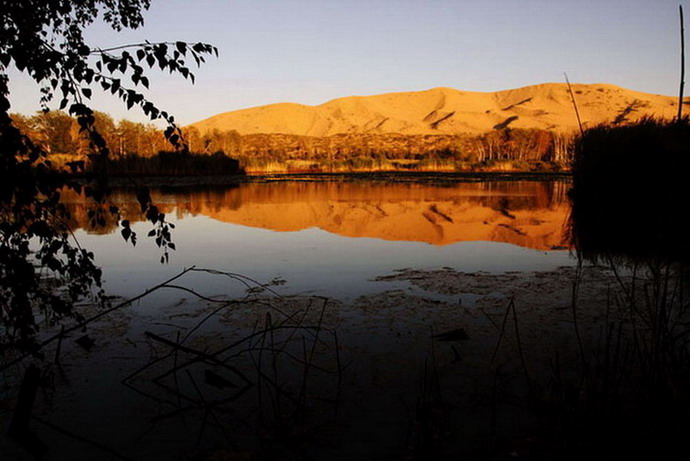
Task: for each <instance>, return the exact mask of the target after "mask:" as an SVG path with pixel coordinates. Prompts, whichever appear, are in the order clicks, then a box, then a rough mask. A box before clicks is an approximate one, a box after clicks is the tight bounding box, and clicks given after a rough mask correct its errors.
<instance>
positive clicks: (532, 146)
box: [13, 111, 671, 183]
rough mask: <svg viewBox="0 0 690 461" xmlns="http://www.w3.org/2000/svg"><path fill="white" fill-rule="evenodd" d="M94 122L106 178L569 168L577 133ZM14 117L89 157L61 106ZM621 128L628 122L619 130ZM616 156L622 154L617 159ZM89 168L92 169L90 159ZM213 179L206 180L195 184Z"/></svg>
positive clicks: (53, 156)
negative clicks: (310, 131) (174, 143)
mask: <svg viewBox="0 0 690 461" xmlns="http://www.w3.org/2000/svg"><path fill="white" fill-rule="evenodd" d="M95 120H96V122H95V126H96V128H97V129H98V130H99V133H101V134H102V136H103V137H104V139H105V140H106V142H107V144H108V145H109V146H112V147H111V149H110V155H109V158H108V160H107V161H106V165H102V164H101V165H99V166H98V169H100V168H105V171H106V172H107V173H108V174H109V175H110V176H111V177H113V178H123V177H127V178H135V180H136V179H139V180H141V178H161V177H176V178H181V177H208V178H211V177H215V176H232V175H247V176H265V175H272V174H288V175H301V174H302V175H303V174H307V175H316V174H336V175H337V174H352V173H396V172H397V173H460V174H471V175H472V174H491V173H498V174H506V173H507V174H510V173H517V174H553V173H555V174H569V173H570V170H571V167H572V166H573V165H574V163H575V162H577V158H576V155H577V153H576V150H577V147H576V146H577V143H578V142H580V141H581V140H580V137H579V136H577V135H576V133H571V134H564V133H557V132H552V131H548V130H541V129H512V128H509V127H504V128H501V129H495V130H493V131H490V132H486V133H484V134H480V135H469V134H466V135H447V134H438V135H428V134H427V135H402V134H391V133H388V134H368V133H356V134H338V135H331V136H325V137H314V136H299V135H287V134H248V135H240V134H239V133H238V132H237V131H234V130H231V131H219V130H213V131H212V132H210V133H206V134H204V135H201V134H200V132H199V130H197V129H196V128H194V127H188V128H187V129H185V130H183V134H184V136H185V140H186V142H187V145H188V150H187V151H168V150H166V141H165V137H164V136H163V133H162V131H161V130H158V129H157V128H155V127H154V126H152V125H144V124H140V123H133V122H130V121H127V120H122V121H120V122H119V123H118V124H116V123H115V122H114V121H113V119H112V118H111V117H110V116H108V115H107V114H104V113H99V112H97V113H96V114H95ZM13 122H14V123H15V125H17V126H18V127H19V128H20V129H21V130H22V131H23V132H25V133H27V134H28V136H29V137H30V138H31V139H32V140H34V142H37V143H39V144H40V145H41V146H42V147H43V148H44V149H45V150H46V151H47V152H49V155H48V157H47V159H48V160H49V161H50V164H51V166H52V167H53V168H57V169H65V170H68V169H69V168H70V165H73V164H74V163H75V162H85V163H86V164H87V165H88V164H89V163H90V162H91V161H90V160H89V159H90V158H95V157H94V156H93V155H92V154H93V151H92V147H91V146H90V145H89V142H88V139H86V138H85V136H84V134H83V133H80V132H79V129H78V126H77V123H76V121H75V120H74V119H73V118H72V117H70V116H69V115H67V114H65V113H62V112H60V111H55V112H50V113H48V114H43V113H40V114H37V115H35V116H33V117H24V116H21V115H14V116H13ZM668 123H671V122H665V121H663V120H657V119H654V118H651V117H645V118H642V119H640V120H638V121H635V122H631V123H626V124H617V123H615V122H614V123H612V124H608V125H599V126H595V127H592V128H588V129H587V130H586V133H589V134H588V135H587V136H588V139H589V138H591V137H592V136H591V133H598V132H600V131H602V130H609V131H612V132H617V131H618V130H622V131H621V132H626V133H627V132H629V131H630V130H634V129H635V128H634V127H639V126H649V125H650V124H656V126H657V127H661V126H663V125H665V124H668ZM626 130H627V131H626ZM617 161H620V162H621V168H623V169H624V166H623V163H625V162H627V161H626V160H625V158H624V157H622V158H618V160H617ZM93 169H97V168H93ZM207 182H209V183H216V182H217V180H206V181H204V183H207Z"/></svg>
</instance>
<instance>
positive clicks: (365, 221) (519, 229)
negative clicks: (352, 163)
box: [71, 181, 573, 298]
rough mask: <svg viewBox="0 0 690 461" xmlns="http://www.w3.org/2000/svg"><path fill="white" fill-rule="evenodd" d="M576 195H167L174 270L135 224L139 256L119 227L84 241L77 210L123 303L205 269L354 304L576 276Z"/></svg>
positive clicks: (557, 184) (403, 185)
mask: <svg viewBox="0 0 690 461" xmlns="http://www.w3.org/2000/svg"><path fill="white" fill-rule="evenodd" d="M567 188H568V184H567V183H566V182H564V181H544V182H540V181H513V182H510V181H502V182H473V183H466V182H465V183H462V182H457V183H447V182H446V183H444V184H443V185H434V184H429V183H420V182H415V181H404V182H396V183H390V182H382V181H340V182H337V181H331V182H294V181H293V182H289V181H279V182H261V183H248V184H243V185H240V186H235V187H225V188H224V187H213V188H209V187H203V188H201V187H200V188H186V189H179V188H178V189H174V188H170V189H159V190H154V191H152V192H153V193H152V196H153V198H154V201H155V202H156V203H157V204H158V205H159V206H160V208H161V209H162V210H163V211H164V212H166V213H167V216H168V220H169V221H170V222H172V223H174V224H175V226H176V228H175V230H174V233H173V240H174V242H175V244H176V247H177V251H174V252H171V255H170V263H169V264H167V265H163V264H160V263H159V258H160V250H159V249H158V248H157V247H156V246H155V244H154V242H153V240H152V239H150V238H146V237H145V236H146V234H147V232H148V231H149V230H150V225H149V224H147V223H143V222H135V223H134V224H133V228H134V230H135V231H137V232H138V234H139V243H138V245H137V246H136V247H132V246H131V245H129V244H127V243H125V242H124V241H123V239H122V238H121V236H120V235H119V232H118V230H117V229H116V228H115V227H114V226H111V227H110V228H106V229H100V230H89V229H86V228H85V226H84V224H83V223H84V222H86V220H85V219H84V216H85V215H86V206H85V205H84V203H83V202H81V201H80V200H79V199H78V198H74V199H73V200H72V201H71V206H72V211H73V215H74V218H75V221H76V223H75V224H76V226H77V227H80V229H79V230H78V232H76V235H77V238H78V239H79V241H80V243H81V244H82V245H84V246H85V247H87V248H89V249H91V250H92V251H94V253H95V254H96V257H97V263H99V264H100V265H101V266H102V267H103V268H104V273H105V279H106V288H107V290H108V291H109V292H110V293H113V294H118V295H122V296H131V295H134V294H137V293H139V292H141V291H143V290H144V289H146V288H148V287H150V286H153V285H155V284H156V283H159V282H161V281H163V280H165V279H166V278H168V277H169V276H171V275H174V274H176V273H178V272H180V271H181V270H182V269H183V268H184V267H189V266H191V265H196V266H197V267H203V268H212V269H217V270H221V271H230V272H235V273H240V274H243V275H246V276H248V277H251V278H253V279H256V280H257V281H260V282H262V283H266V282H270V281H271V280H275V279H279V280H284V281H285V282H286V283H285V284H282V285H280V286H276V287H275V289H276V290H277V291H279V292H280V293H283V294H307V293H308V294H319V295H327V296H335V297H339V298H351V297H355V296H359V295H361V294H365V293H371V292H374V291H377V290H382V289H390V288H391V286H390V285H387V284H381V283H380V282H379V283H376V282H371V281H370V279H372V278H373V277H376V276H378V275H385V274H389V273H391V272H393V271H395V270H397V269H403V268H415V269H417V268H418V269H434V268H442V267H450V268H453V269H456V270H459V271H465V272H476V271H492V272H504V271H540V270H551V269H554V268H556V267H559V266H563V265H570V264H573V260H572V258H571V257H570V254H569V251H568V250H567V238H566V233H565V222H566V219H567V215H568V212H569V205H568V200H567V197H566V191H567ZM115 201H116V202H117V203H118V204H119V205H120V206H121V209H122V210H123V211H124V214H125V215H126V218H128V219H130V221H133V222H134V221H137V220H139V219H141V218H140V217H139V216H138V214H137V208H138V205H137V203H136V200H135V196H134V193H133V192H128V191H127V190H120V191H118V192H117V193H116V194H115ZM195 277H196V276H195ZM186 282H187V283H188V284H193V285H194V286H195V287H196V288H197V289H200V290H201V291H203V292H204V293H205V294H208V295H216V294H239V293H241V292H242V291H243V290H244V288H243V287H242V286H241V285H239V284H236V283H229V281H228V279H227V278H223V277H210V276H208V275H204V276H198V277H196V278H191V279H189V278H188V279H187V280H186ZM382 285H385V286H382ZM177 295H178V296H179V294H177Z"/></svg>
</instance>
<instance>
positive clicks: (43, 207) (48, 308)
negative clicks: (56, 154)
mask: <svg viewBox="0 0 690 461" xmlns="http://www.w3.org/2000/svg"><path fill="white" fill-rule="evenodd" d="M149 4H150V2H149V0H118V1H114V0H83V1H79V2H73V1H67V0H49V1H45V0H42V1H38V0H0V11H2V15H1V16H0V23H2V27H0V322H2V327H0V328H1V329H0V353H2V352H5V351H7V350H8V349H18V350H21V351H27V350H32V349H34V348H35V347H36V343H35V334H36V332H37V329H38V324H37V318H36V314H37V313H38V312H41V313H42V316H43V317H45V320H47V321H48V323H55V322H57V321H59V320H60V319H61V318H63V317H65V316H76V315H77V313H75V312H74V310H73V307H72V306H73V304H74V302H75V301H76V300H77V299H79V298H80V297H83V296H85V295H88V294H91V293H92V290H93V289H94V288H96V295H97V296H98V292H99V290H98V289H99V288H100V284H101V271H100V269H99V268H98V267H97V266H96V265H95V264H94V255H93V253H91V252H89V251H87V250H86V249H83V248H81V247H80V246H79V243H78V242H76V241H75V240H74V238H73V236H72V233H71V231H70V228H69V226H68V224H67V222H68V221H69V213H68V212H67V210H66V208H65V206H64V205H63V204H62V203H61V199H60V197H61V192H62V191H63V190H64V189H65V188H70V189H73V190H76V191H82V189H83V191H84V193H85V194H86V195H87V196H88V197H89V198H90V199H91V201H92V208H91V210H90V211H89V218H90V219H91V220H92V223H93V224H94V225H99V224H102V223H105V222H106V218H107V217H110V218H112V217H115V218H116V219H117V220H119V211H118V209H117V207H115V206H113V205H111V204H110V203H109V201H108V187H107V181H106V180H107V177H106V176H105V171H104V170H103V169H102V168H95V169H94V170H93V171H92V172H91V173H92V174H91V175H90V177H89V178H90V182H89V183H88V184H87V185H86V186H83V185H81V184H77V183H75V182H73V181H72V180H71V179H70V178H71V175H69V174H68V172H59V171H56V170H55V169H53V168H51V166H52V165H51V161H50V159H49V158H48V156H47V153H46V152H45V150H44V149H42V148H41V147H39V146H38V145H37V144H35V143H34V142H33V141H32V140H31V139H30V138H29V137H28V136H26V135H25V134H24V133H22V132H21V131H20V130H19V129H18V128H17V127H16V126H15V125H14V124H13V122H12V120H11V118H10V116H9V111H10V102H9V89H8V83H9V77H8V75H7V69H8V68H9V66H10V65H14V66H15V67H16V68H17V69H18V70H19V71H21V72H24V73H25V74H27V75H29V76H30V77H31V78H32V79H33V80H34V81H35V82H36V84H38V85H39V86H40V88H41V94H42V97H41V100H40V103H41V106H42V107H43V109H44V110H45V111H48V104H49V103H50V101H51V100H52V99H53V98H54V97H55V96H58V97H59V100H60V103H59V105H60V109H68V112H69V114H70V115H72V116H73V117H75V118H76V121H77V125H78V128H79V131H80V132H82V133H84V134H85V135H86V136H87V137H88V140H89V143H90V148H91V152H92V154H91V156H92V164H96V165H99V164H101V165H102V164H104V163H105V159H106V158H107V156H108V148H107V146H106V142H105V140H104V138H103V136H101V134H100V133H99V132H98V130H97V129H96V126H95V116H94V112H93V111H92V110H91V109H90V108H89V107H88V105H87V101H88V100H89V99H90V97H91V95H92V92H93V88H94V87H95V88H97V89H101V90H102V91H107V92H110V93H112V94H114V95H116V96H118V97H119V98H120V99H121V100H122V101H123V103H124V104H126V105H127V107H128V108H131V107H133V106H138V107H139V108H140V109H141V110H142V111H143V112H144V113H145V114H147V115H148V116H149V117H150V118H151V119H152V120H155V119H162V120H164V121H166V122H167V123H168V128H167V129H166V130H165V132H164V134H165V137H166V138H167V139H168V141H169V142H170V143H171V144H172V145H173V146H175V147H176V148H179V149H184V147H185V146H184V143H183V141H182V137H181V132H180V130H179V128H178V127H177V126H176V125H175V120H174V118H173V117H172V116H171V115H170V114H168V113H167V112H165V111H162V110H160V109H158V108H157V107H156V106H155V105H154V104H153V103H152V102H150V101H148V100H147V99H146V97H145V96H144V95H143V94H142V93H141V92H140V91H139V88H148V86H149V81H148V78H147V77H146V76H145V74H144V67H143V66H144V65H147V66H148V67H149V68H151V67H153V66H158V67H159V68H160V69H163V70H168V71H169V72H170V73H177V74H180V75H182V76H183V77H184V78H186V79H189V80H191V81H193V80H194V75H193V74H192V73H191V71H190V70H189V68H188V67H187V65H186V61H185V60H186V59H187V58H190V59H193V60H194V61H195V62H196V64H197V65H199V64H200V63H201V62H203V60H204V55H208V54H211V53H215V54H217V50H216V48H214V47H212V46H211V45H207V44H204V43H196V44H187V43H184V42H175V43H149V42H145V43H140V44H132V45H125V46H119V47H114V48H110V49H98V48H95V49H94V48H91V47H89V46H88V45H87V44H86V43H85V42H84V38H83V35H82V31H83V29H84V28H85V27H86V26H88V25H89V24H91V23H93V22H94V21H96V20H97V19H99V18H101V19H103V20H104V21H105V22H106V23H107V24H109V25H110V26H111V27H112V28H113V29H115V30H121V29H122V28H136V27H139V26H140V25H142V23H143V16H142V13H143V11H144V10H146V9H147V8H148V7H149ZM68 166H69V168H70V169H71V172H72V173H80V172H84V167H85V163H84V162H81V161H76V162H72V163H70V164H69V165H68ZM138 198H139V202H140V204H141V211H142V213H143V214H144V215H145V216H146V218H147V219H148V220H149V221H151V223H152V225H153V226H154V229H153V230H152V231H151V233H150V234H151V236H152V237H155V238H156V243H157V244H158V246H159V247H161V248H162V250H163V256H162V257H161V259H162V260H163V261H165V260H167V257H168V256H167V255H168V249H170V248H173V249H174V246H173V245H172V242H171V240H170V231H169V229H170V225H169V224H168V223H167V222H166V221H165V215H164V214H163V213H161V212H160V211H159V210H158V208H157V207H156V206H155V205H154V204H153V203H152V202H151V199H150V196H149V194H148V191H146V190H142V191H140V193H139V196H138ZM120 226H121V227H122V235H123V237H124V238H125V240H127V241H129V242H131V243H132V244H134V243H135V242H136V235H135V234H134V233H133V232H132V230H131V229H130V227H129V222H128V221H124V220H123V221H120ZM37 309H38V311H37Z"/></svg>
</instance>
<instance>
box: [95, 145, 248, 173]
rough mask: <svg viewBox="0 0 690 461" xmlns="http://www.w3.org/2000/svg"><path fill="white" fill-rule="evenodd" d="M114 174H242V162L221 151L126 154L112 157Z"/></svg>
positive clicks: (109, 164)
mask: <svg viewBox="0 0 690 461" xmlns="http://www.w3.org/2000/svg"><path fill="white" fill-rule="evenodd" d="M107 171H108V174H109V175H110V176H125V177H133V176H218V175H235V174H240V173H241V172H242V171H241V169H240V163H239V162H238V161H237V160H235V159H233V158H230V157H228V156H227V155H225V153H224V152H222V151H218V152H215V153H213V154H193V153H190V152H177V151H172V152H159V153H158V154H157V155H154V156H153V157H141V156H139V155H125V156H122V157H118V158H115V159H109V160H108V166H107Z"/></svg>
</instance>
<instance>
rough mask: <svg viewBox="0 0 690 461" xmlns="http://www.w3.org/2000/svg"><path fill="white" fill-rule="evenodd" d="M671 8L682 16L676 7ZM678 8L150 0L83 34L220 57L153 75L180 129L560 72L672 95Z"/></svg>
mask: <svg viewBox="0 0 690 461" xmlns="http://www.w3.org/2000/svg"><path fill="white" fill-rule="evenodd" d="M680 3H681V4H683V7H684V8H685V10H686V17H690V9H689V8H688V2H687V1H682V2H680ZM678 5H679V2H678V1H677V0H493V1H492V0H484V1H480V0H464V1H463V0H426V1H418V0H396V1H394V0H378V1H364V0H340V1H337V0H328V1H326V0H281V1H278V0H274V1H267V0H235V1H221V0H196V1H192V0H186V1H184V0H153V1H152V6H151V9H150V10H149V11H148V12H147V13H146V16H145V17H146V22H145V25H144V27H143V28H141V29H139V30H136V31H125V32H123V33H120V34H118V33H115V32H113V31H110V30H108V29H106V28H105V27H103V26H101V25H97V26H94V27H92V28H91V29H90V30H89V32H88V34H87V37H88V40H89V41H90V43H91V44H92V45H94V46H96V45H100V46H112V45H119V44H125V43H131V42H137V41H141V40H143V39H148V40H150V41H164V40H186V41H192V42H194V41H205V42H209V43H212V44H214V45H216V46H217V47H218V48H220V57H219V58H212V59H210V60H209V61H208V62H207V64H206V65H204V66H203V67H202V68H201V69H198V70H197V72H196V74H197V83H196V85H193V86H192V85H191V84H190V83H188V82H186V81H184V80H182V78H181V77H171V76H169V75H167V74H159V73H156V72H153V73H152V74H151V91H150V92H149V96H150V98H151V99H152V100H154V101H155V102H156V103H157V104H158V105H159V107H161V108H163V109H166V110H169V111H170V112H172V113H174V114H175V115H176V117H177V119H178V121H179V122H180V123H182V124H187V123H191V122H194V121H197V120H200V119H203V118H206V117H209V116H212V115H214V114H217V113H219V112H225V111H229V110H235V109H240V108H244V107H251V106H256V105H262V104H270V103H274V102H285V101H290V102H299V103H303V104H320V103H323V102H326V101H328V100H330V99H333V98H336V97H340V96H350V95H370V94H378V93H383V92H390V91H413V90H424V89H428V88H433V87H436V86H448V87H453V88H457V89H462V90H469V91H496V90H502V89H509V88H516V87H520V86H525V85H531V84H537V83H543V82H562V81H563V80H564V78H563V72H564V71H566V72H568V75H569V77H570V80H571V81H573V82H581V83H613V84H616V85H620V86H623V87H626V88H630V89H634V90H638V91H645V92H649V93H659V94H666V95H675V94H677V92H678V83H679V67H680V51H679V31H678V29H679V27H678ZM686 22H690V19H688V21H686ZM688 28H690V25H689V26H688ZM689 40H690V38H689ZM689 46H690V45H689ZM17 77H18V75H17V73H16V72H12V73H11V78H12V79H13V80H15V83H14V84H13V85H12V91H13V95H12V98H11V99H12V104H13V107H12V110H13V111H15V112H21V113H32V112H33V111H35V110H37V109H38V97H39V96H38V92H37V90H36V89H35V88H33V87H32V85H31V83H30V82H29V81H27V80H26V79H21V78H17ZM96 93H97V92H96ZM93 106H94V108H95V109H97V110H102V111H104V112H108V113H110V114H111V115H113V116H114V117H115V118H116V119H119V118H122V117H125V118H128V119H130V120H136V121H145V120H146V118H145V117H144V116H143V115H142V114H140V113H138V112H136V111H131V112H127V111H126V109H125V108H124V107H123V105H122V104H121V103H119V102H118V101H117V100H115V99H111V98H109V97H107V96H103V97H100V96H99V97H94V100H93Z"/></svg>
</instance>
